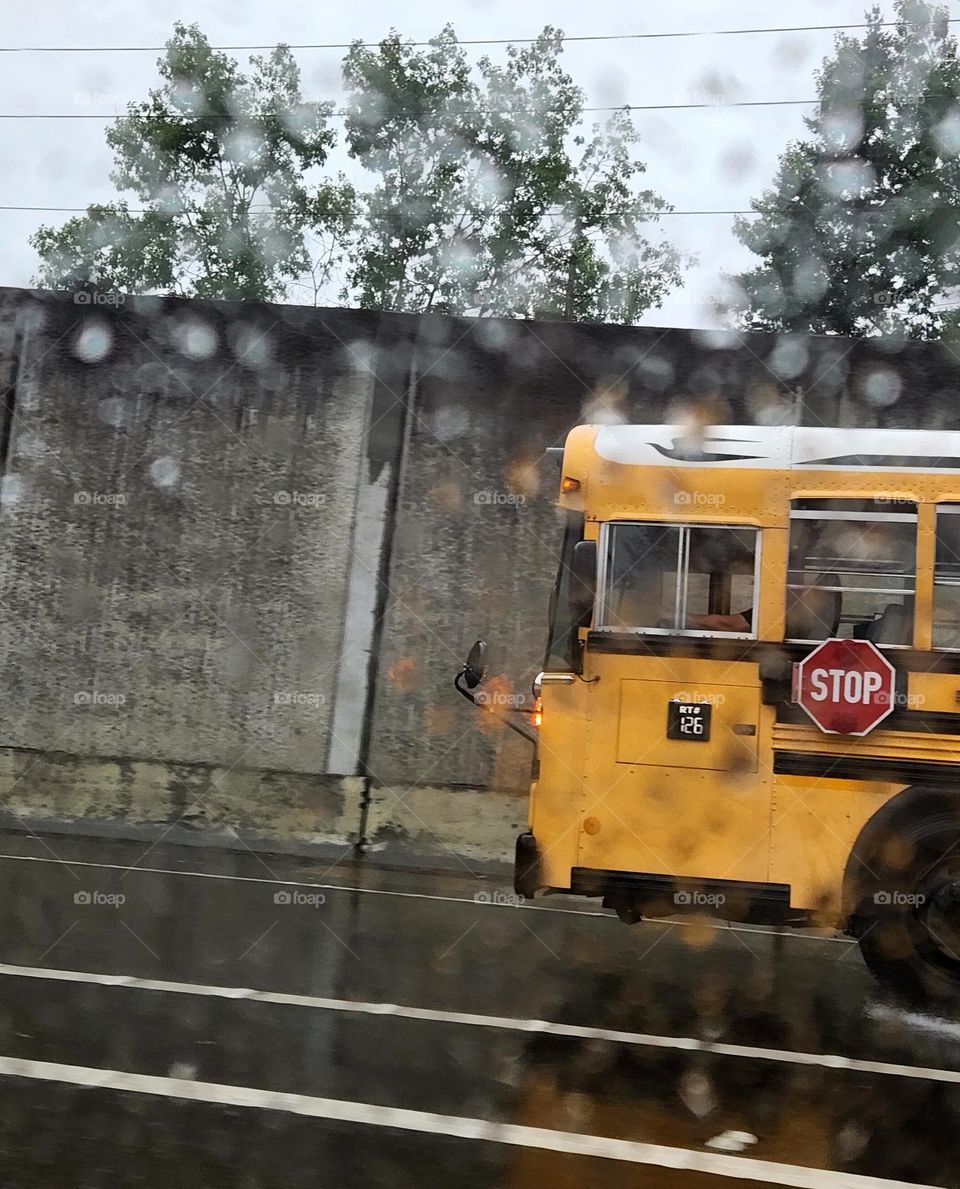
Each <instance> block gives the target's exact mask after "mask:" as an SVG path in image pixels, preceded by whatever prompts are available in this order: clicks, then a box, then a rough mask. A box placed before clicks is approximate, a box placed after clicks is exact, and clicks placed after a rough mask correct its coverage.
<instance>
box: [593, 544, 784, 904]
mask: <svg viewBox="0 0 960 1189" xmlns="http://www.w3.org/2000/svg"><path fill="white" fill-rule="evenodd" d="M598 555H599V576H598V592H597V596H598V597H597V605H596V609H595V614H594V624H593V630H592V631H591V632H590V634H589V637H588V645H587V664H586V670H585V671H586V672H587V674H588V675H589V676H592V677H598V678H599V679H600V680H599V681H598V682H597V684H596V692H595V695H594V697H593V698H592V699H591V703H592V705H591V721H590V728H589V730H590V735H589V743H588V746H587V748H586V754H585V795H584V806H583V814H584V819H585V821H584V826H583V829H582V830H581V833H580V847H579V864H580V866H582V867H589V868H593V869H597V868H600V869H605V870H619V871H633V872H644V873H650V874H656V873H662V874H665V875H676V876H684V877H693V878H696V877H698V876H704V875H706V874H708V873H709V875H710V876H711V877H714V878H717V879H724V880H742V881H751V882H760V881H765V880H766V879H767V878H768V868H769V824H770V781H769V779H768V772H767V771H765V770H761V765H760V763H759V754H760V753H759V747H760V744H761V727H762V724H761V689H760V678H759V669H758V665H757V663H756V659H755V657H753V656H752V655H751V646H752V642H753V641H754V640H755V639H756V624H757V599H758V592H759V586H760V573H761V570H760V566H761V532H760V530H759V529H758V528H757V527H754V526H750V525H738V524H713V523H711V524H704V523H688V524H676V523H670V524H667V523H657V522H652V521H650V522H646V521H644V522H641V521H618V522H612V523H607V524H604V525H602V526H601V528H600V540H599V550H598ZM763 767H764V768H765V767H766V766H763Z"/></svg>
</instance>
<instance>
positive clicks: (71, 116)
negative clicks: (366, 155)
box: [0, 99, 820, 120]
mask: <svg viewBox="0 0 960 1189" xmlns="http://www.w3.org/2000/svg"><path fill="white" fill-rule="evenodd" d="M819 102H820V100H819V99H738V100H734V101H732V102H730V103H723V102H718V103H619V104H616V105H615V106H611V107H584V108H581V109H580V110H581V111H582V112H584V113H585V114H586V113H588V112H601V111H626V112H634V111H702V110H704V109H707V110H709V109H713V110H716V111H726V109H727V108H728V107H811V106H814V105H816V104H817V103H819ZM348 110H349V109H346V108H340V109H338V110H335V111H333V112H332V113H331V115H334V116H344V115H347V114H348ZM507 110H509V111H510V112H514V111H520V110H524V109H521V108H510V109H504V111H507ZM529 110H534V109H532V108H531V109H529ZM558 110H559V109H558V108H539V109H537V111H538V112H540V113H541V114H543V115H548V114H550V113H551V112H554V111H558ZM129 114H130V113H129V112H122V113H117V112H113V113H109V114H108V113H106V112H17V111H14V112H0V120H125V119H127V118H128V116H129ZM134 114H135V115H138V116H139V113H134ZM458 114H460V115H468V114H471V113H469V112H466V111H464V112H460V113H458ZM495 114H496V113H495ZM140 118H141V119H143V118H144V117H143V116H140ZM146 118H148V119H151V120H152V119H157V120H168V119H172V120H191V119H193V118H194V117H193V116H190V115H179V114H177V113H172V114H171V115H169V116H166V115H164V116H156V117H153V116H149V117H146Z"/></svg>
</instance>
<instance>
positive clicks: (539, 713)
mask: <svg viewBox="0 0 960 1189" xmlns="http://www.w3.org/2000/svg"><path fill="white" fill-rule="evenodd" d="M533 725H534V726H535V727H536V728H537V729H538V730H539V728H540V727H541V726H542V725H543V698H537V700H536V701H535V702H534V704H533Z"/></svg>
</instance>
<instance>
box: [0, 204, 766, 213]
mask: <svg viewBox="0 0 960 1189" xmlns="http://www.w3.org/2000/svg"><path fill="white" fill-rule="evenodd" d="M98 205H100V206H106V205H107V203H91V204H90V206H98ZM250 209H251V210H252V211H269V210H272V209H273V208H272V207H270V206H259V205H254V206H251V207H250ZM87 210H88V207H85V206H9V205H3V204H0V211H32V212H38V213H41V214H63V215H85V214H86V213H87ZM126 213H127V214H128V215H145V214H148V213H149V214H153V213H154V212H153V211H147V210H146V209H144V208H143V207H128V208H127V212H126ZM759 213H760V212H759V211H753V210H750V211H654V212H653V214H654V215H656V216H659V215H756V214H759Z"/></svg>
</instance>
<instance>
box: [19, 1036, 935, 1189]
mask: <svg viewBox="0 0 960 1189" xmlns="http://www.w3.org/2000/svg"><path fill="white" fill-rule="evenodd" d="M0 1077H16V1078H30V1079H33V1080H35V1081H41V1082H59V1083H65V1084H67V1085H71V1086H83V1087H86V1088H88V1089H98V1090H118V1091H125V1092H127V1093H134V1094H150V1095H153V1096H155V1097H161V1098H179V1099H186V1100H188V1101H191V1102H204V1103H214V1104H216V1105H218V1106H235V1107H248V1108H250V1109H253V1110H267V1111H283V1112H285V1113H286V1114H291V1115H306V1116H308V1117H310V1118H314V1119H332V1120H335V1121H336V1122H339V1123H357V1124H361V1125H363V1126H366V1127H388V1128H393V1129H395V1130H400V1131H416V1132H422V1133H425V1134H427V1135H445V1136H452V1137H454V1138H456V1139H465V1140H481V1141H484V1142H486V1143H495V1144H510V1145H512V1146H514V1147H520V1148H536V1149H540V1150H546V1151H550V1152H562V1153H564V1154H565V1155H570V1156H594V1157H599V1158H601V1159H604V1160H619V1161H623V1162H626V1163H629V1164H652V1165H657V1166H659V1167H660V1168H672V1169H681V1170H684V1171H687V1172H699V1173H707V1174H711V1175H713V1176H718V1177H735V1178H738V1179H739V1180H744V1181H760V1182H762V1183H764V1184H767V1185H793V1186H799V1187H800V1189H931V1187H930V1186H927V1185H922V1186H921V1185H917V1184H916V1183H915V1182H907V1181H891V1180H887V1179H886V1178H882V1177H867V1176H862V1175H860V1174H858V1173H848V1172H833V1171H830V1170H829V1169H822V1168H804V1167H802V1166H801V1165H796V1164H779V1163H776V1162H775V1161H771V1160H754V1159H752V1158H750V1157H746V1156H729V1155H724V1154H721V1153H718V1152H697V1151H693V1150H692V1149H690V1148H671V1147H666V1146H665V1145H663V1144H648V1143H642V1142H640V1141H638V1140H625V1139H610V1138H608V1137H606V1136H599V1135H586V1134H584V1135H578V1134H576V1133H575V1132H570V1131H553V1130H550V1129H548V1128H546V1127H527V1126H525V1125H523V1124H519V1123H493V1122H490V1121H489V1120H487V1119H476V1118H469V1117H464V1116H462V1115H439V1114H432V1113H430V1112H428V1111H414V1110H409V1109H406V1108H401V1107H390V1106H379V1105H377V1104H374V1103H370V1102H353V1101H350V1100H345V1099H341V1098H314V1097H312V1096H309V1095H306V1094H283V1093H280V1092H277V1091H272V1090H258V1089H255V1088H253V1087H249V1086H228V1085H223V1084H222V1083H219V1082H195V1081H190V1080H188V1079H185V1078H171V1077H157V1076H154V1075H151V1074H144V1073H122V1072H121V1071H120V1070H116V1069H94V1068H91V1067H90V1066H86V1065H60V1064H57V1063H54V1062H52V1061H24V1060H20V1059H18V1058H16V1057H0Z"/></svg>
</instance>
